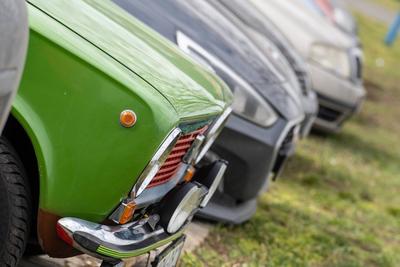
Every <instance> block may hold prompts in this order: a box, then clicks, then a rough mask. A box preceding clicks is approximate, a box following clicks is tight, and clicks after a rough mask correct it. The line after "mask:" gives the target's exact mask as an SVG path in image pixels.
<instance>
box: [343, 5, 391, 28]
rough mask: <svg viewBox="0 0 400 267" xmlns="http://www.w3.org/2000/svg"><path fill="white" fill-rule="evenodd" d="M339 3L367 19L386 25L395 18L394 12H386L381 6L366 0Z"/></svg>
mask: <svg viewBox="0 0 400 267" xmlns="http://www.w3.org/2000/svg"><path fill="white" fill-rule="evenodd" d="M339 2H340V3H341V4H343V5H347V6H348V7H349V8H351V9H353V10H356V11H357V12H361V13H363V14H365V15H367V16H369V17H372V18H374V19H376V20H379V21H381V22H383V23H386V24H387V25H390V24H391V23H392V22H393V20H394V18H395V16H396V12H395V11H392V10H388V9H386V8H385V7H383V6H382V5H378V4H375V3H373V2H371V1H368V0H350V1H349V0H339Z"/></svg>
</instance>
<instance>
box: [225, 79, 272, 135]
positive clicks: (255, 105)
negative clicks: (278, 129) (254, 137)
mask: <svg viewBox="0 0 400 267" xmlns="http://www.w3.org/2000/svg"><path fill="white" fill-rule="evenodd" d="M232 89H233V99H234V100H233V104H232V109H233V112H234V113H235V114H237V115H239V116H240V117H243V118H245V119H247V120H249V121H252V122H254V123H256V124H259V125H260V126H263V127H268V126H271V125H272V124H274V123H275V122H276V120H277V119H278V116H277V114H276V113H275V111H274V110H273V109H272V108H271V106H270V105H269V104H268V103H267V102H266V101H265V100H264V98H262V97H261V96H260V95H259V94H258V93H257V92H256V91H255V90H254V89H253V88H251V86H250V85H248V84H247V83H245V84H236V85H235V87H233V88H232Z"/></svg>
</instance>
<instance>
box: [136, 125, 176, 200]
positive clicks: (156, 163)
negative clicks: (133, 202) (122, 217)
mask: <svg viewBox="0 0 400 267" xmlns="http://www.w3.org/2000/svg"><path fill="white" fill-rule="evenodd" d="M181 133H182V131H181V129H179V128H175V129H174V130H172V132H171V133H170V134H169V135H168V137H167V138H166V139H165V141H164V142H163V143H162V144H161V146H160V147H159V148H158V149H157V151H156V153H155V154H154V156H153V157H152V159H151V160H150V162H149V164H147V166H146V168H145V169H144V171H143V172H142V174H141V175H140V177H139V179H138V180H137V182H136V184H135V186H134V187H133V189H132V192H131V197H132V198H136V197H138V196H139V195H140V194H141V193H143V191H144V190H145V189H146V187H147V186H148V185H149V184H150V182H151V181H152V180H153V178H154V176H155V175H156V174H157V172H158V170H159V169H160V168H161V166H162V165H163V163H164V161H165V160H166V159H167V157H168V155H169V153H170V152H171V150H172V149H173V148H174V146H175V144H176V142H177V141H178V138H179V136H180V134H181Z"/></svg>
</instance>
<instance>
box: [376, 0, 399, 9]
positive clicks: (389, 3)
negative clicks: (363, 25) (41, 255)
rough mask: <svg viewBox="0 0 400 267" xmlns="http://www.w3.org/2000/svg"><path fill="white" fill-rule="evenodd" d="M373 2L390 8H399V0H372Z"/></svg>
mask: <svg viewBox="0 0 400 267" xmlns="http://www.w3.org/2000/svg"><path fill="white" fill-rule="evenodd" d="M369 1H371V0H369ZM373 2H375V3H377V4H379V5H382V6H384V7H385V8H387V9H390V10H394V11H397V10H399V9H400V0H373Z"/></svg>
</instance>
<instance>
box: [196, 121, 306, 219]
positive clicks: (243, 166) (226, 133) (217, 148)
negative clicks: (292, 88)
mask: <svg viewBox="0 0 400 267" xmlns="http://www.w3.org/2000/svg"><path fill="white" fill-rule="evenodd" d="M299 128H300V121H299V122H294V121H293V122H288V121H285V120H283V119H279V120H278V121H277V122H276V123H275V124H274V125H273V126H272V127H270V128H262V127H259V126H257V125H254V124H252V123H250V122H248V121H246V120H243V119H241V118H240V117H238V116H235V115H233V116H231V117H230V119H229V120H228V123H227V125H226V127H225V129H224V130H223V131H222V133H221V135H220V137H219V138H218V139H217V141H216V143H215V144H214V146H213V147H212V151H213V152H214V153H215V154H217V155H218V156H220V157H221V158H223V159H225V160H227V161H228V162H229V167H228V169H227V170H226V172H225V176H224V181H223V184H222V185H221V187H220V189H219V191H218V192H217V193H216V194H215V195H214V197H213V198H212V200H211V203H210V204H209V205H208V206H206V207H205V208H203V209H201V210H200V211H199V212H198V213H197V216H198V217H200V218H205V219H212V220H217V221H221V222H228V223H234V224H238V223H242V222H244V221H246V220H248V219H249V218H250V217H251V216H252V214H253V213H254V212H255V206H256V205H255V204H254V203H256V202H255V199H256V198H257V196H258V195H259V194H260V193H261V192H262V191H263V189H265V188H266V187H267V184H268V178H269V177H270V176H271V174H274V175H278V174H279V173H280V172H281V171H282V169H283V166H284V164H285V162H286V159H287V158H288V157H289V156H290V155H292V154H293V152H294V149H295V144H296V139H297V136H298V134H299V133H298V131H299ZM244 207H246V208H244Z"/></svg>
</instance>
